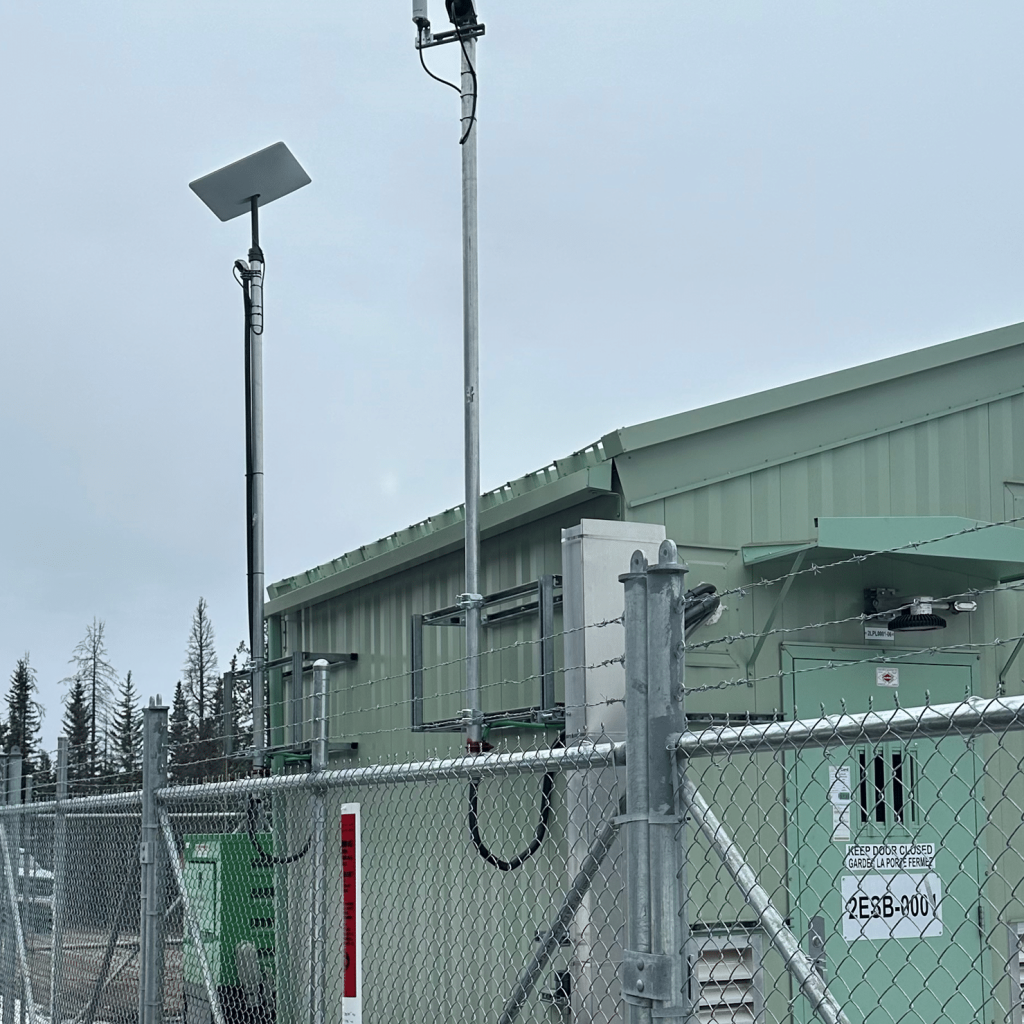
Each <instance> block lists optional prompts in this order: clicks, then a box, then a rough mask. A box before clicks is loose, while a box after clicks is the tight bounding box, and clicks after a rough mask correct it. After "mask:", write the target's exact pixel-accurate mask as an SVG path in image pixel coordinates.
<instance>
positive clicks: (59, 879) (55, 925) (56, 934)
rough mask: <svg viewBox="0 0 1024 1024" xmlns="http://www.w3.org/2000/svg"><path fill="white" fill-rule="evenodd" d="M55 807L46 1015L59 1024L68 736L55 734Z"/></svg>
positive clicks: (63, 999)
mask: <svg viewBox="0 0 1024 1024" xmlns="http://www.w3.org/2000/svg"><path fill="white" fill-rule="evenodd" d="M56 797H57V809H56V812H55V813H54V819H53V910H52V912H51V916H50V1019H51V1020H53V1021H55V1022H56V1024H60V1022H61V1021H63V1020H65V1019H66V1017H67V1014H68V1001H67V987H66V985H67V983H66V980H65V974H64V928H65V924H66V921H67V899H68V896H67V893H68V888H67V871H68V853H67V842H68V832H67V829H68V825H67V818H66V812H65V810H64V801H65V800H67V798H68V738H67V736H58V737H57V792H56Z"/></svg>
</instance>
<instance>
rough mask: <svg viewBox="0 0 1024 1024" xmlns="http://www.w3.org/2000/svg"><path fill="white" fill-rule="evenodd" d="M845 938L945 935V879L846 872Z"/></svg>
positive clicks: (844, 899)
mask: <svg viewBox="0 0 1024 1024" xmlns="http://www.w3.org/2000/svg"><path fill="white" fill-rule="evenodd" d="M842 893H843V938H844V939H846V940H847V942H852V941H853V940H855V939H931V938H936V937H938V936H939V935H941V934H942V882H941V880H940V879H939V876H938V875H936V874H934V873H929V874H926V875H911V874H898V875H883V874H880V873H876V872H871V873H870V874H866V875H843V878H842Z"/></svg>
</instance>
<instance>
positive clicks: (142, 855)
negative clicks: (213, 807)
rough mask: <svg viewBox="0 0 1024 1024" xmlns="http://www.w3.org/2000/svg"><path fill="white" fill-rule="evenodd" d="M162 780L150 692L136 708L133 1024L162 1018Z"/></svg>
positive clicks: (163, 742) (158, 719)
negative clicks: (138, 814) (138, 822)
mask: <svg viewBox="0 0 1024 1024" xmlns="http://www.w3.org/2000/svg"><path fill="white" fill-rule="evenodd" d="M158 699H159V698H157V700H158ZM166 785H167V708H166V707H165V706H163V705H160V704H158V703H157V701H156V700H154V699H153V698H152V697H151V698H150V702H149V707H146V708H143V709H142V829H141V831H142V835H141V841H140V844H139V861H140V863H141V874H142V877H141V900H140V915H139V916H140V922H139V1024H160V1022H161V1021H162V1020H163V1002H164V970H163V967H164V965H163V950H164V910H165V903H166V901H167V856H166V854H165V852H164V848H163V843H162V842H161V841H160V813H159V806H158V804H157V797H156V793H157V790H158V789H162V788H163V787H164V786H166Z"/></svg>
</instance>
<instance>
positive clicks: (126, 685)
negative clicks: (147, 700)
mask: <svg viewBox="0 0 1024 1024" xmlns="http://www.w3.org/2000/svg"><path fill="white" fill-rule="evenodd" d="M110 749H111V753H112V755H113V764H112V767H113V769H114V771H115V772H116V773H117V775H118V776H119V777H120V780H119V781H121V782H123V783H124V784H125V785H128V786H137V785H140V784H141V782H142V709H141V708H140V707H139V695H138V692H137V691H136V689H135V684H134V683H133V682H132V674H131V672H130V671H129V672H128V674H127V675H126V676H125V677H124V680H123V682H122V683H121V685H120V686H119V687H118V691H117V705H116V707H115V709H114V728H113V731H112V735H111V737H110Z"/></svg>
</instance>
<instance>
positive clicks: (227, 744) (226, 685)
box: [221, 672, 236, 779]
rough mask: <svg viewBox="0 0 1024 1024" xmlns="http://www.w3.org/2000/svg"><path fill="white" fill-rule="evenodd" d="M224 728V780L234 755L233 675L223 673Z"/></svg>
mask: <svg viewBox="0 0 1024 1024" xmlns="http://www.w3.org/2000/svg"><path fill="white" fill-rule="evenodd" d="M221 693H222V694H223V697H222V699H221V704H222V708H221V710H222V713H223V715H224V726H223V732H222V735H223V737H224V778H225V779H228V778H230V777H231V759H232V757H233V756H234V753H235V724H236V723H235V673H234V672H225V673H224V677H223V681H222V684H221Z"/></svg>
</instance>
